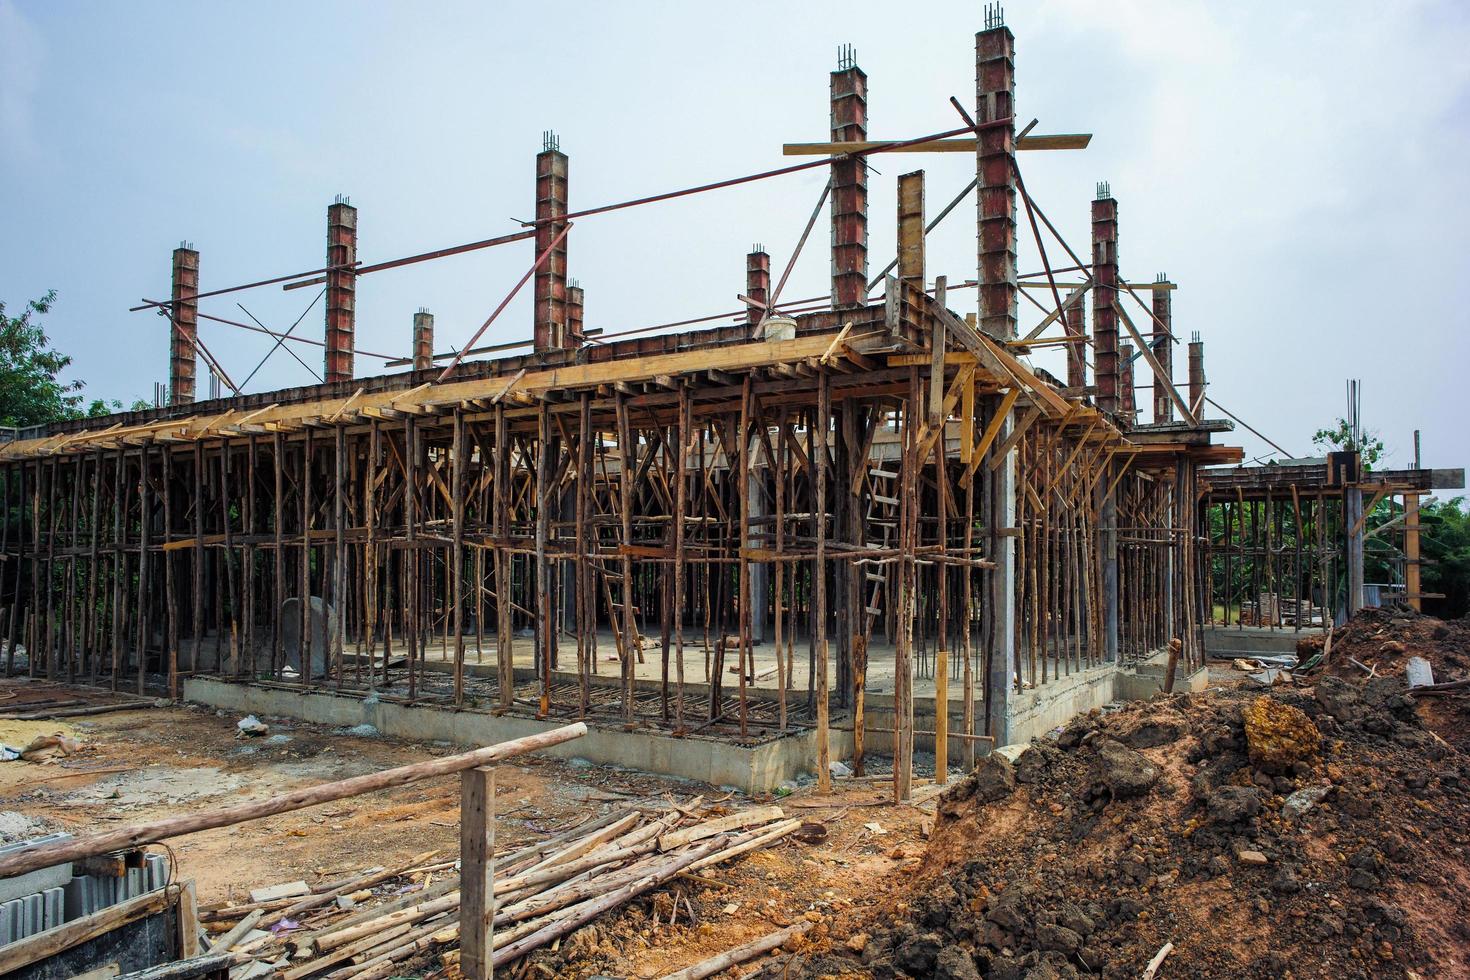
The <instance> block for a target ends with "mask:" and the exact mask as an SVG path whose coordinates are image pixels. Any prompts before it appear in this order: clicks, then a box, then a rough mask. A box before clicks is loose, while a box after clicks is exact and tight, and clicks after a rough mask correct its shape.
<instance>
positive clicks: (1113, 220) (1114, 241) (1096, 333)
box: [1092, 183, 1122, 412]
mask: <svg viewBox="0 0 1470 980" xmlns="http://www.w3.org/2000/svg"><path fill="white" fill-rule="evenodd" d="M1092 278H1093V283H1094V285H1093V287H1092V367H1093V375H1094V377H1095V378H1096V380H1097V407H1098V408H1100V409H1102V410H1103V411H1104V412H1117V411H1118V410H1119V409H1120V407H1121V405H1122V403H1121V401H1120V400H1119V394H1120V393H1119V391H1118V371H1119V367H1118V313H1117V310H1116V309H1114V306H1115V305H1116V304H1117V302H1118V202H1117V201H1115V200H1113V194H1112V190H1111V189H1110V188H1109V187H1108V185H1107V184H1106V183H1100V184H1098V185H1097V199H1096V200H1094V201H1093V202H1092Z"/></svg>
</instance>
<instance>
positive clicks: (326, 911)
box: [200, 798, 801, 980]
mask: <svg viewBox="0 0 1470 980" xmlns="http://www.w3.org/2000/svg"><path fill="white" fill-rule="evenodd" d="M702 802H703V801H702V799H698V798H697V799H695V800H693V801H691V802H690V803H689V804H686V805H683V806H678V807H675V808H673V809H670V810H666V811H663V810H659V811H644V810H638V809H630V810H627V811H622V812H615V813H612V814H609V815H606V816H603V817H600V818H597V819H594V820H590V821H587V822H585V823H583V824H580V825H578V826H576V827H574V828H572V829H570V830H567V831H564V832H562V833H560V834H557V835H555V836H553V837H551V838H549V839H547V840H544V841H542V842H540V843H538V844H535V845H532V846H530V847H527V848H523V849H522V850H520V851H517V852H515V853H513V854H509V855H505V856H503V857H501V856H497V859H496V867H495V875H494V898H495V908H494V918H493V923H494V937H493V949H494V954H493V962H494V965H495V966H496V967H500V966H503V965H505V964H507V963H512V962H514V961H515V960H517V959H519V958H521V957H523V956H525V955H526V954H527V953H530V952H532V951H534V950H536V949H539V948H541V947H543V946H546V945H549V944H550V943H552V942H555V941H556V940H557V939H560V938H562V937H563V936H566V935H568V934H570V933H572V932H574V931H576V930H577V929H580V928H581V927H582V926H584V925H586V924H587V923H589V922H591V921H593V920H594V919H596V918H597V917H598V916H600V915H603V914H605V913H607V912H610V911H613V910H615V909H617V908H618V907H620V906H622V905H623V904H625V903H626V902H629V901H631V900H632V899H635V898H637V897H638V896H640V895H642V894H644V893H645V892H648V891H651V890H653V889H655V888H658V887H659V886H661V885H663V884H664V883H666V882H668V881H670V880H671V879H673V878H675V877H678V876H679V875H690V874H695V873H697V872H700V871H702V870H704V869H706V868H709V867H711V866H713V865H716V864H720V863H722V862H725V861H730V860H733V859H735V858H738V857H740V856H741V855H744V854H747V853H749V852H751V851H754V850H757V849H759V848H763V847H767V846H769V845H771V844H774V843H776V842H778V841H780V840H782V839H783V838H785V837H786V836H787V835H789V834H791V833H792V832H793V831H795V830H796V829H797V828H798V827H800V826H801V821H800V820H795V819H787V818H786V815H785V814H784V813H783V812H782V810H781V808H780V807H777V806H763V807H756V808H752V809H747V810H740V811H735V812H732V813H715V812H712V811H710V812H701V810H700V806H701V804H702ZM435 858H436V855H434V854H432V853H429V854H421V855H418V856H417V857H415V858H414V859H412V860H410V861H407V862H404V863H403V864H402V865H400V866H397V867H394V868H381V867H374V868H367V869H363V870H361V871H359V872H356V873H354V874H351V875H347V876H345V877H344V878H341V879H338V880H336V881H332V882H326V883H323V884H320V885H317V886H315V887H312V888H305V893H304V894H303V893H302V890H303V888H302V887H297V888H289V889H285V890H286V891H287V892H289V893H290V894H288V895H284V896H282V897H266V896H267V895H269V894H271V893H268V892H266V891H265V890H257V892H256V893H255V895H259V896H261V897H262V899H263V900H261V901H251V902H246V903H241V904H234V905H224V906H216V907H207V908H205V909H204V910H202V911H201V913H200V920H201V922H204V923H206V924H208V926H209V927H210V928H211V929H214V930H228V931H227V932H226V933H225V934H224V935H223V936H221V938H219V939H217V940H216V941H215V942H214V943H212V944H211V950H212V951H213V952H218V953H226V952H231V951H233V952H235V953H243V954H248V955H249V956H250V957H251V959H252V960H253V962H252V963H247V964H243V965H239V966H236V967H234V969H233V970H232V971H231V976H232V977H235V978H243V977H256V976H266V975H271V974H273V975H275V976H277V977H280V978H281V980H306V978H308V977H321V978H329V980H347V978H353V980H373V978H384V977H389V976H393V975H394V974H396V973H398V972H399V970H400V969H401V965H402V964H404V963H405V962H407V961H410V960H413V959H415V958H416V957H419V956H421V955H424V954H428V953H432V952H445V951H448V950H450V949H453V948H454V947H456V946H457V945H458V940H459V913H460V892H459V873H458V870H457V862H454V861H452V860H436V859H435ZM403 881H407V882H408V883H409V889H410V890H407V891H404V893H403V894H401V895H399V896H398V897H396V898H393V899H392V900H390V901H384V902H380V903H378V904H375V905H372V906H367V905H366V904H364V903H366V902H367V901H368V900H369V899H370V897H371V896H372V894H373V893H372V891H371V890H372V889H374V888H381V887H382V886H385V885H392V884H394V883H397V882H403ZM299 884H300V883H298V885H299ZM303 887H304V886H303ZM387 890H388V892H389V894H390V895H391V894H392V893H393V892H394V891H395V889H393V888H388V889H387ZM397 890H398V891H403V889H402V888H399V889H397ZM252 897H254V896H252Z"/></svg>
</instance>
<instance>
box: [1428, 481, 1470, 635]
mask: <svg viewBox="0 0 1470 980" xmlns="http://www.w3.org/2000/svg"><path fill="white" fill-rule="evenodd" d="M1419 552H1420V556H1421V557H1422V558H1423V559H1425V561H1426V564H1425V565H1424V567H1423V570H1422V571H1421V572H1420V587H1421V588H1423V589H1424V591H1425V592H1442V593H1444V598H1443V599H1425V600H1424V611H1425V612H1432V613H1434V614H1435V615H1436V616H1439V617H1440V618H1442V619H1453V618H1456V617H1459V616H1464V615H1465V614H1466V613H1470V511H1467V510H1466V509H1465V498H1464V497H1453V498H1451V499H1450V500H1445V501H1439V500H1434V499H1430V500H1426V501H1425V502H1424V504H1423V506H1422V507H1420V508H1419Z"/></svg>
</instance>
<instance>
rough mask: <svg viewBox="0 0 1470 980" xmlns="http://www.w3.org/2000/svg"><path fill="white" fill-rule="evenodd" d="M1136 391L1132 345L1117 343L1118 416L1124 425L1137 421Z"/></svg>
mask: <svg viewBox="0 0 1470 980" xmlns="http://www.w3.org/2000/svg"><path fill="white" fill-rule="evenodd" d="M1136 394H1137V392H1136V391H1135V390H1134V388H1133V345H1132V344H1120V345H1118V418H1120V419H1121V420H1122V421H1123V423H1124V424H1125V425H1132V424H1133V423H1135V422H1137V421H1138V402H1137V399H1136V397H1135V396H1136Z"/></svg>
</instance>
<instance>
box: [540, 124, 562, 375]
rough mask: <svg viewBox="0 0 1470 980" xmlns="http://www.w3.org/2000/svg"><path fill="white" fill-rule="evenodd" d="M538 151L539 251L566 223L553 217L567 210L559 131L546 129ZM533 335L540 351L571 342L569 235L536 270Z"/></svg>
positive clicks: (551, 240)
mask: <svg viewBox="0 0 1470 980" xmlns="http://www.w3.org/2000/svg"><path fill="white" fill-rule="evenodd" d="M541 146H542V149H541V152H540V153H538V154H536V221H537V222H538V223H537V225H536V254H537V255H540V254H541V253H542V252H544V251H546V249H547V248H549V247H550V246H551V243H552V242H553V241H555V240H556V236H557V235H559V234H561V230H562V228H563V227H564V225H563V223H562V222H559V221H553V220H550V219H553V218H559V217H561V216H562V215H564V214H566V213H567V155H566V154H565V153H563V152H561V148H560V147H561V143H560V141H559V140H557V138H556V134H555V133H551V132H548V133H544V134H542V138H541ZM535 295H536V299H535V306H534V314H533V319H534V323H533V330H532V337H533V339H534V343H535V350H536V352H537V353H540V352H541V351H545V350H560V349H562V348H564V347H566V346H567V336H566V334H567V239H565V238H563V239H562V240H561V244H559V245H557V246H556V248H554V249H552V251H551V254H550V255H549V256H547V258H546V261H545V262H543V263H541V265H540V267H539V268H537V270H536V294H535Z"/></svg>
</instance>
